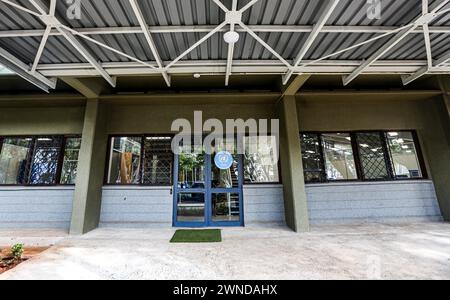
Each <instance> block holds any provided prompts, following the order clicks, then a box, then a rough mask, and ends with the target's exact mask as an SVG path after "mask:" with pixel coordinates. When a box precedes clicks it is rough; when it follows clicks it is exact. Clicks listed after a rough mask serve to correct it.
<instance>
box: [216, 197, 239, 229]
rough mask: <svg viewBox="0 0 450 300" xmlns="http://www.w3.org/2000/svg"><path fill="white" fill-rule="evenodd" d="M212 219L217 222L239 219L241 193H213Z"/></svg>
mask: <svg viewBox="0 0 450 300" xmlns="http://www.w3.org/2000/svg"><path fill="white" fill-rule="evenodd" d="M211 197H212V220H213V221H215V222H223V221H239V220H240V217H239V215H240V208H239V194H238V193H226V194H225V193H223V194H212V196H211Z"/></svg>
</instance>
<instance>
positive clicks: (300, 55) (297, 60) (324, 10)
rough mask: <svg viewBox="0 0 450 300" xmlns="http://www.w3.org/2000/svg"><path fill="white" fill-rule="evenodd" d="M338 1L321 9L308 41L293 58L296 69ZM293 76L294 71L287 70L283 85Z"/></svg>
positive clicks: (329, 2)
mask: <svg viewBox="0 0 450 300" xmlns="http://www.w3.org/2000/svg"><path fill="white" fill-rule="evenodd" d="M339 1H340V0H329V1H328V3H327V4H326V5H325V6H324V7H323V8H322V12H321V14H320V17H319V20H318V22H317V24H316V25H314V27H313V30H312V32H311V33H310V35H309V37H308V39H307V40H306V42H305V44H303V46H302V48H301V49H300V51H299V53H298V54H297V56H296V58H295V62H294V67H297V66H298V65H299V64H300V63H301V61H302V60H303V58H304V57H305V55H306V54H307V53H308V51H309V49H311V46H312V45H313V44H314V42H315V41H316V38H317V37H318V36H319V34H320V33H321V32H322V29H323V27H324V26H325V23H326V22H327V21H328V19H329V18H330V16H331V14H332V13H333V11H334V9H335V8H336V6H337V5H338V4H339ZM293 74H294V71H293V70H292V69H291V70H289V71H288V73H287V74H286V75H285V76H283V84H287V83H288V82H289V80H290V79H291V76H292V75H293Z"/></svg>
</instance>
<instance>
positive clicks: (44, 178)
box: [28, 137, 62, 185]
mask: <svg viewBox="0 0 450 300" xmlns="http://www.w3.org/2000/svg"><path fill="white" fill-rule="evenodd" d="M61 144H62V138H61V137H45V138H37V139H36V141H35V144H34V149H33V157H32V159H31V166H30V177H29V180H28V183H29V184H39V185H41V184H43V185H45V184H55V183H56V173H57V170H58V159H59V155H60V153H61Z"/></svg>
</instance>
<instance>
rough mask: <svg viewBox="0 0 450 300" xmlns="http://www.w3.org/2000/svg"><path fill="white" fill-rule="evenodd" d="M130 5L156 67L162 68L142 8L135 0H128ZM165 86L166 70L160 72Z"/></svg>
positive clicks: (168, 80)
mask: <svg viewBox="0 0 450 300" xmlns="http://www.w3.org/2000/svg"><path fill="white" fill-rule="evenodd" d="M129 2H130V5H131V7H132V8H133V11H134V15H135V16H136V18H137V19H138V22H139V25H140V26H141V30H142V33H143V34H144V36H145V39H146V40H147V44H148V46H149V47H150V50H151V51H152V54H153V57H154V58H155V61H156V63H157V64H158V67H159V68H160V69H163V68H164V64H163V61H162V59H161V56H160V55H159V52H158V49H157V48H156V44H155V41H154V40H153V37H152V34H151V33H150V30H149V28H148V25H147V22H146V21H145V18H144V15H143V13H142V10H141V8H140V6H139V4H138V3H137V0H129ZM161 74H162V76H163V78H164V80H165V82H166V84H167V86H170V83H171V82H170V76H169V74H167V72H166V71H162V72H161Z"/></svg>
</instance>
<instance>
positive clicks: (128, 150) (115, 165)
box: [108, 137, 141, 184]
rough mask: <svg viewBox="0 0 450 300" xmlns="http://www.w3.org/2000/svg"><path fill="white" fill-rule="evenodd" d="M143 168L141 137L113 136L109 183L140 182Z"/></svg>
mask: <svg viewBox="0 0 450 300" xmlns="http://www.w3.org/2000/svg"><path fill="white" fill-rule="evenodd" d="M140 169H141V138H140V137H114V138H112V143H111V151H110V159H109V173H108V183H110V184H139V179H140Z"/></svg>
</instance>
